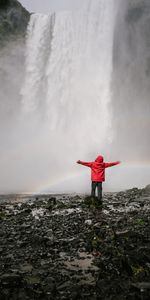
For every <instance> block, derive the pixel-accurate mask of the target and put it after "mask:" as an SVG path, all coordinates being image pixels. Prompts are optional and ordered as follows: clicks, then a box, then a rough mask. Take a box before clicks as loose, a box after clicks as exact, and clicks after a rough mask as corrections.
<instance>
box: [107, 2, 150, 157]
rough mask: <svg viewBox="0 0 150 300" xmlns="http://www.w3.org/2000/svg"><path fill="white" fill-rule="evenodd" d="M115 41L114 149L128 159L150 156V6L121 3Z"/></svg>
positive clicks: (139, 3)
mask: <svg viewBox="0 0 150 300" xmlns="http://www.w3.org/2000/svg"><path fill="white" fill-rule="evenodd" d="M122 2H124V3H121V4H122V5H121V6H120V11H119V13H118V17H117V21H116V29H115V40H114V72H113V82H112V86H113V111H114V119H113V125H114V131H115V133H116V136H115V137H116V139H115V143H116V144H115V149H119V152H120V153H121V154H122V156H123V157H124V158H125V157H126V158H127V159H128V158H130V159H131V160H135V159H136V160H141V161H142V160H146V159H148V157H149V153H148V152H149V150H148V149H149V144H150V138H149V125H150V124H149V115H150V102H149V95H150V35H149V32H150V3H149V1H148V0H136V1H133V0H127V1H122Z"/></svg>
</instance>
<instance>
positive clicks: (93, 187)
mask: <svg viewBox="0 0 150 300" xmlns="http://www.w3.org/2000/svg"><path fill="white" fill-rule="evenodd" d="M96 187H97V191H98V200H99V201H101V200H102V182H98V181H92V186H91V196H92V197H95V191H96Z"/></svg>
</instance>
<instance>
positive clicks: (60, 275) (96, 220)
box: [0, 186, 150, 300]
mask: <svg viewBox="0 0 150 300" xmlns="http://www.w3.org/2000/svg"><path fill="white" fill-rule="evenodd" d="M149 212H150V186H148V187H147V188H145V189H141V190H139V189H136V188H134V189H131V190H128V191H125V192H120V193H113V194H106V195H104V198H103V205H102V206H99V205H98V203H97V200H96V199H91V198H90V197H85V196H81V195H80V196H77V195H72V196H70V195H56V196H50V195H39V196H33V195H31V196H29V195H23V196H18V195H13V196H12V195H10V196H9V195H7V196H1V197H0V223H1V224H0V240H1V241H0V265H1V268H0V291H1V292H0V299H1V300H8V299H9V300H17V299H19V300H24V299H25V300H26V299H27V300H32V299H37V300H38V299H42V300H47V299H56V300H57V299H66V300H67V299H70V300H71V299H78V300H80V299H87V300H88V299H89V300H94V299H102V300H104V299H109V300H110V299H114V300H122V299H126V300H133V299H136V300H138V299H141V300H148V299H150V215H149Z"/></svg>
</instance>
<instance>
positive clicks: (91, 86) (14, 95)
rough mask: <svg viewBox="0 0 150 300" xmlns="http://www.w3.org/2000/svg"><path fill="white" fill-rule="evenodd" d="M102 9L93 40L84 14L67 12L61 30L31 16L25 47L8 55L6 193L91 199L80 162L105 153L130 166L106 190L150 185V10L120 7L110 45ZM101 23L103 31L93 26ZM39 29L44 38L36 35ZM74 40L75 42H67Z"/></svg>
mask: <svg viewBox="0 0 150 300" xmlns="http://www.w3.org/2000/svg"><path fill="white" fill-rule="evenodd" d="M21 2H22V3H23V1H21ZM24 2H25V1H24ZM94 2H95V3H96V4H95V7H94V6H93V10H92V11H91V10H90V9H91V8H92V7H88V9H89V11H88V13H89V15H90V16H91V23H89V25H88V30H89V31H88V38H87V39H86V34H87V32H86V30H87V27H86V25H85V24H86V20H84V19H82V17H81V15H82V13H79V12H78V17H77V12H76V11H74V12H73V15H69V13H68V14H67V15H64V14H61V13H60V12H59V15H58V22H56V20H57V16H56V15H54V14H53V15H51V17H50V18H47V19H46V18H44V17H43V16H41V17H40V16H38V17H37V19H36V17H35V18H34V17H33V24H30V28H29V27H28V34H27V38H26V42H25V43H24V42H23V41H22V40H17V41H13V42H10V43H9V44H8V45H7V47H5V48H3V49H2V50H1V51H0V65H1V72H0V77H1V88H0V99H2V101H1V104H0V105H1V110H0V114H1V121H0V122H1V129H0V133H1V149H0V154H1V155H0V157H1V159H0V168H1V174H0V192H1V193H3V192H48V191H52V192H88V191H89V189H90V170H89V169H83V168H82V167H81V166H80V167H79V166H77V165H76V163H75V162H76V160H78V159H81V160H85V161H92V160H94V159H95V157H96V156H97V155H98V154H102V155H104V157H105V161H115V160H121V161H122V166H119V167H116V168H112V169H109V170H108V171H107V174H106V175H107V176H106V180H107V181H106V183H105V185H104V190H106V191H109V190H119V189H125V188H128V187H133V186H138V187H140V186H143V185H146V184H148V183H149V182H148V180H149V175H150V169H149V153H148V152H149V150H148V149H149V144H150V143H149V142H150V140H149V134H148V131H149V110H150V105H149V98H148V95H149V89H150V84H149V76H150V75H149V74H150V73H149V71H150V70H149V68H150V67H149V40H148V32H149V27H150V9H148V6H147V3H148V2H147V1H144V4H143V1H142V2H141V1H138V2H137V1H136V2H134V1H132V2H131V1H126V3H124V2H125V1H121V0H120V1H118V2H115V3H116V4H115V7H114V10H110V11H109V13H110V12H111V13H112V14H111V17H110V15H109V14H108V16H109V22H108V23H107V22H106V24H109V25H107V26H108V27H104V31H103V32H104V36H105V38H104V39H105V41H104V42H102V41H103V39H102V36H101V34H99V32H100V28H101V27H102V25H103V26H106V25H104V24H105V23H102V20H101V18H102V16H101V15H100V9H102V7H100V6H97V5H98V1H94ZM36 3H37V1H36ZM45 3H46V2H45ZM63 3H64V5H68V4H67V2H66V4H65V2H63ZM72 3H73V2H72ZM76 3H77V2H76ZM89 3H90V2H89ZM99 3H100V4H101V1H99ZM110 3H111V2H110ZM118 3H119V5H118ZM32 4H33V2H32ZM52 5H53V4H52ZM55 5H56V6H57V2H55ZM71 7H72V8H73V9H74V8H75V6H71ZM71 7H70V9H71ZM54 8H55V9H62V7H60V6H59V5H58V7H54ZM63 8H64V9H66V8H67V7H63ZM96 8H98V9H99V13H97V9H96ZM40 9H41V8H40V7H38V3H37V10H40ZM43 9H47V7H46V6H43ZM68 9H69V7H68ZM78 9H79V7H78ZM94 9H95V11H94ZM92 14H93V15H92ZM100 17H101V18H100ZM39 18H44V20H43V21H42V20H41V19H39ZM54 18H56V20H55V22H56V23H55V24H56V25H57V27H55V29H53V26H54V23H53V20H54ZM64 18H66V19H65V21H64ZM76 18H77V21H76ZM68 20H69V22H71V23H69V22H68ZM72 20H73V21H72ZM81 20H82V22H83V23H82V22H81ZM93 20H95V24H96V26H97V28H96V30H97V31H96V32H95V31H94V30H93V27H90V26H93V25H91V24H93V23H92V22H93ZM38 22H39V24H43V29H41V30H43V33H44V35H43V34H41V35H40V33H39V34H37V33H36V32H35V31H34V29H33V27H32V26H33V25H34V26H38ZM42 22H45V23H42ZM47 22H50V23H49V25H50V26H47V25H46V23H47ZM67 22H68V23H67ZM80 22H81V24H80ZM44 24H45V25H44ZM70 24H71V25H72V27H70ZM63 26H64V28H63ZM67 26H68V27H67ZM78 26H80V27H78ZM84 26H85V27H84ZM40 27H41V26H40ZM34 28H35V27H34ZM70 28H73V29H72V31H70ZM81 28H82V34H81V35H80V38H79V37H78V35H77V33H78V32H79V29H80V30H81ZM49 30H50V31H49ZM53 30H55V32H54V31H53ZM84 30H85V31H84ZM92 30H93V31H92ZM29 31H30V32H29ZM52 32H53V33H54V34H53V39H54V40H53V44H52V43H51V41H52V35H51V34H52ZM85 32H86V34H85ZM103 32H102V34H103ZM60 34H61V35H62V34H63V39H59V35H60ZM75 34H76V40H73V39H71V40H68V39H69V38H70V35H75ZM98 35H99V39H98V42H97V36H98ZM42 36H45V39H43V40H42V38H41V37H42ZM54 37H55V38H54ZM48 39H49V40H48ZM67 43H68V45H69V46H67ZM52 47H54V49H55V50H52ZM100 48H101V52H100V51H99V49H100ZM72 49H75V52H74V54H72ZM85 50H86V52H85ZM42 51H43V52H42ZM50 52H51V55H50V56H49V54H50ZM82 53H84V55H83V56H81V54H82ZM97 62H99V64H97ZM99 65H100V66H101V68H99ZM59 74H61V76H62V77H60V76H59ZM61 80H62V81H61ZM61 83H62V84H61Z"/></svg>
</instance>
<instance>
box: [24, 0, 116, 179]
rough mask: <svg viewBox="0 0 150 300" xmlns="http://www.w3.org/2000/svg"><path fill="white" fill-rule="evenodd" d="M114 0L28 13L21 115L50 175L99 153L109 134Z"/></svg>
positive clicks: (109, 138) (66, 173) (67, 169)
mask: <svg viewBox="0 0 150 300" xmlns="http://www.w3.org/2000/svg"><path fill="white" fill-rule="evenodd" d="M114 2H115V1H114V0H109V1H108V0H107V1H106V0H91V1H86V5H83V8H82V9H81V10H80V11H76V12H59V13H56V14H54V13H53V14H49V15H42V14H32V15H31V20H30V23H29V26H28V30H27V41H26V64H25V79H24V83H23V86H22V89H21V95H22V116H23V117H24V118H26V119H30V120H32V119H34V120H35V119H36V121H37V122H36V128H37V132H39V135H38V141H39V145H40V146H39V147H40V149H38V151H39V153H40V157H43V160H45V164H44V165H46V162H47V163H48V166H49V167H47V174H49V175H48V178H51V179H52V180H53V179H54V178H55V177H56V178H57V177H59V178H61V176H62V175H61V174H65V175H67V176H68V177H69V172H71V171H72V170H73V168H74V167H73V163H74V161H75V160H77V159H78V158H79V159H85V160H86V159H89V158H91V157H90V155H91V154H92V155H96V154H97V152H98V153H100V152H101V151H102V150H103V149H105V147H106V146H107V145H108V144H109V143H110V140H111V138H112V131H111V110H110V106H111V105H110V104H111V103H110V102H111V75H112V53H113V49H112V48H113V33H114V22H115V11H116V9H114V6H115V3H114ZM33 148H34V145H33ZM45 148H46V149H47V150H45ZM35 151H36V150H35ZM42 153H43V156H42ZM38 160H39V159H38V155H37V164H38ZM48 168H49V169H48ZM58 174H59V175H58ZM45 178H46V177H45ZM48 178H47V179H48Z"/></svg>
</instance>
